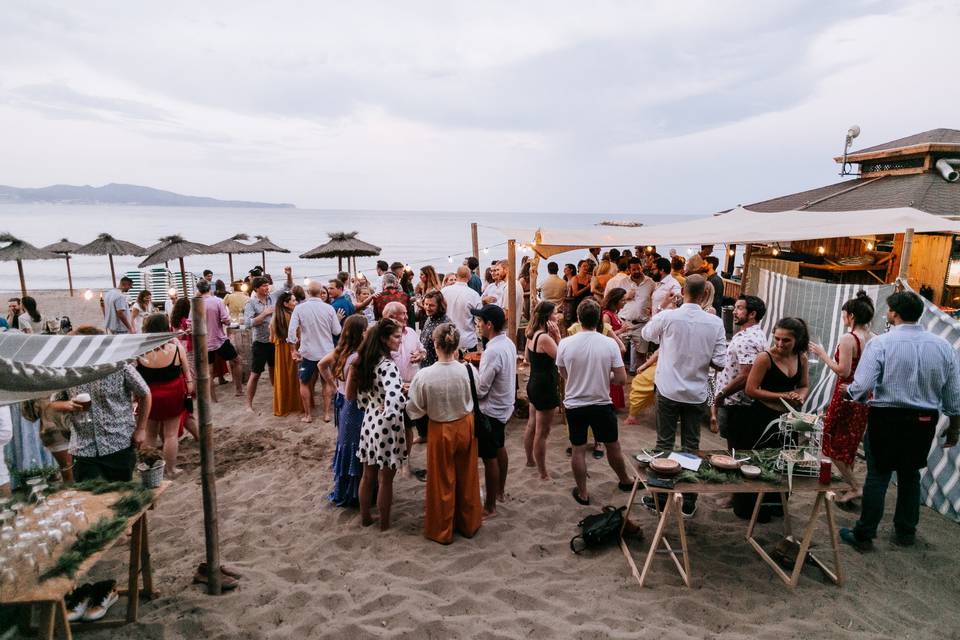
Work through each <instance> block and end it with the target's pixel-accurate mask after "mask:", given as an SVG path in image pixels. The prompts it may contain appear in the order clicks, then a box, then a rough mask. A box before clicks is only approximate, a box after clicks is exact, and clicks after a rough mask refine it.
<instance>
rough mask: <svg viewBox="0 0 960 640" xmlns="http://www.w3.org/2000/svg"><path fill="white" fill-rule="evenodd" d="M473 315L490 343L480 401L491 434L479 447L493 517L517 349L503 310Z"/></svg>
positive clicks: (502, 490) (502, 488)
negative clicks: (507, 327)
mask: <svg viewBox="0 0 960 640" xmlns="http://www.w3.org/2000/svg"><path fill="white" fill-rule="evenodd" d="M458 286H459V285H458ZM470 313H472V314H473V315H474V316H476V318H477V327H478V328H479V330H480V335H481V336H482V337H483V338H484V339H485V340H487V347H486V348H485V349H484V350H483V356H482V357H481V358H480V375H479V379H478V380H477V399H478V400H479V401H480V411H481V412H483V415H485V416H487V419H488V420H489V422H490V432H489V433H488V434H487V436H486V437H483V438H481V439H480V441H479V443H478V445H479V453H480V458H481V459H482V460H483V468H484V477H485V481H486V487H487V495H486V499H485V501H484V505H483V513H484V516H486V517H493V516H495V515H497V501H498V500H500V501H501V502H502V501H503V500H504V498H505V497H506V486H507V468H508V464H509V459H508V458H507V450H506V448H505V447H504V436H505V433H504V431H505V429H506V426H507V422H508V421H509V420H510V416H512V415H513V405H514V403H515V402H516V399H517V348H516V347H515V346H514V345H513V342H511V341H510V338H508V337H507V336H506V335H505V334H504V333H503V328H504V325H505V324H506V323H507V317H506V315H505V314H504V312H503V309H502V308H501V307H499V306H497V305H495V304H485V305H483V306H482V307H481V308H480V309H471V310H470ZM428 443H429V438H428Z"/></svg>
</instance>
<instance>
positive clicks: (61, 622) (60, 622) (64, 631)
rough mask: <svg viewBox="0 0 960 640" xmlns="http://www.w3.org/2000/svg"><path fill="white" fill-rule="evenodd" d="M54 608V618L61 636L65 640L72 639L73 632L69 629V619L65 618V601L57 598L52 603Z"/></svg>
mask: <svg viewBox="0 0 960 640" xmlns="http://www.w3.org/2000/svg"><path fill="white" fill-rule="evenodd" d="M54 609H55V610H54V614H53V616H54V620H55V622H56V627H57V628H58V629H59V630H60V633H61V635H62V637H63V638H65V639H66V640H73V632H72V631H71V630H70V621H69V620H67V603H66V602H64V601H63V600H58V601H57V602H56V603H54Z"/></svg>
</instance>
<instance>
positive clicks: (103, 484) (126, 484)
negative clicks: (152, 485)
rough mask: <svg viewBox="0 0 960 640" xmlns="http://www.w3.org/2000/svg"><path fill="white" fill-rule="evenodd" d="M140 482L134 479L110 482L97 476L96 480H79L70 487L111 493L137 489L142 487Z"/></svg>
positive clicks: (98, 493)
mask: <svg viewBox="0 0 960 640" xmlns="http://www.w3.org/2000/svg"><path fill="white" fill-rule="evenodd" d="M140 486H141V485H140V483H139V482H134V481H132V480H131V481H119V482H110V481H107V480H103V479H102V478H97V479H95V480H84V481H83V482H77V483H75V484H72V485H70V486H69V488H70V489H76V490H77V491H89V492H90V493H92V494H94V495H101V494H104V493H110V492H113V491H116V492H118V493H119V492H122V491H136V490H137V489H139V488H140Z"/></svg>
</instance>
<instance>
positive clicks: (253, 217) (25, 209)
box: [0, 204, 693, 292]
mask: <svg viewBox="0 0 960 640" xmlns="http://www.w3.org/2000/svg"><path fill="white" fill-rule="evenodd" d="M692 217H693V216H663V215H642V214H624V213H597V214H583V213H549V212H545V213H508V212H461V211H357V210H352V211H351V210H326V209H254V208H226V207H150V206H121V205H105V206H104V205H66V204H0V233H2V232H9V233H11V234H13V235H14V236H16V237H18V238H20V239H21V240H24V241H26V242H29V243H30V244H32V245H34V246H37V247H43V246H45V245H48V244H51V243H53V242H57V241H58V240H60V239H61V238H68V239H69V240H71V241H73V242H77V243H80V244H85V243H87V242H90V241H92V240H94V239H95V238H96V237H97V235H98V234H99V233H109V234H111V235H113V236H114V237H115V238H118V239H121V240H127V241H130V242H133V243H135V244H138V245H140V246H143V247H146V246H149V245H152V244H154V243H156V242H157V241H158V240H159V239H160V238H161V237H163V236H168V235H172V234H179V235H181V236H183V237H184V238H185V239H186V240H190V241H192V242H199V243H203V244H213V243H216V242H220V241H221V240H225V239H226V238H229V237H231V236H233V235H234V234H237V233H246V234H247V235H249V236H250V237H251V239H253V237H254V236H255V235H266V236H268V237H269V238H270V240H272V241H273V242H274V243H275V244H277V245H279V246H281V247H283V248H286V249H289V250H290V253H267V254H266V263H267V272H268V273H272V274H274V275H276V274H280V273H282V271H283V267H285V266H288V265H289V266H291V267H293V273H294V278H295V279H296V280H298V281H300V280H302V279H304V278H310V279H321V278H328V277H331V276H332V275H333V274H335V273H336V271H337V261H336V259H322V260H308V259H303V258H299V257H298V256H299V255H300V254H302V253H305V252H307V251H309V250H310V249H312V248H314V247H317V246H319V245H321V244H323V243H325V242H327V241H328V240H329V238H328V236H327V234H328V233H333V232H338V231H346V232H351V231H356V232H358V236H357V237H358V238H360V239H361V240H364V241H366V242H369V243H371V244H374V245H376V246H379V247H381V249H382V252H381V254H380V256H379V258H358V259H357V266H358V269H359V270H360V271H361V272H363V271H367V272H373V271H374V269H375V265H376V261H377V260H378V259H383V260H386V261H388V262H394V261H399V262H403V263H404V264H407V265H410V266H411V267H412V268H414V269H416V268H418V267H420V266H423V265H427V264H431V265H433V266H434V267H435V268H436V269H437V271H438V272H440V273H445V272H447V271H448V270H451V269H452V268H454V267H455V266H456V265H459V264H460V263H462V262H463V258H464V257H465V256H467V255H469V254H470V253H471V241H470V224H471V223H472V222H476V223H478V225H479V227H478V235H479V244H480V252H481V255H480V256H479V257H480V260H481V264H489V262H490V261H493V260H495V259H501V258H504V257H505V256H506V241H507V239H508V238H507V235H505V233H504V231H503V230H508V229H536V228H538V227H550V228H554V229H561V228H562V229H577V228H585V227H590V226H592V225H595V224H598V223H600V222H604V221H611V220H613V221H629V222H639V223H642V224H661V223H667V222H680V221H683V220H688V219H690V218H692ZM507 233H509V232H507ZM659 249H660V250H661V252H663V253H665V251H664V249H669V247H664V248H659ZM688 249H691V248H689V247H677V250H678V251H681V252H686V251H687V250H688ZM584 255H586V251H585V250H581V251H575V252H570V253H569V254H560V255H557V256H555V257H552V258H551V260H556V261H557V262H559V263H561V264H563V263H565V262H576V260H577V259H579V258H581V257H583V256H584ZM142 259H143V258H142V257H135V256H114V265H115V268H116V272H117V277H118V278H119V277H120V275H121V274H122V273H124V272H126V271H130V270H136V269H137V268H138V267H137V265H138V263H139V262H140V261H141V260H142ZM260 259H261V256H260V254H243V255H234V256H233V265H234V273H235V275H236V277H238V278H240V277H242V276H243V275H245V274H246V273H247V272H248V271H249V270H250V269H251V268H252V267H254V266H256V265H257V264H259V263H260ZM185 265H186V268H187V270H188V271H191V272H195V273H197V274H200V273H201V272H202V271H203V270H204V269H210V270H212V271H213V272H214V274H215V276H214V277H215V278H217V279H223V280H224V281H225V282H227V281H228V280H229V272H228V262H227V256H226V255H205V256H191V257H188V258H186V259H185ZM23 266H24V274H25V278H26V281H27V288H28V289H34V290H43V289H66V287H67V271H66V266H65V263H64V261H63V260H31V261H29V262H25V263H24V265H23ZM70 266H71V270H72V273H73V284H74V288H75V289H78V290H86V289H90V290H92V291H94V292H97V291H102V290H103V289H105V288H108V287H110V266H109V263H108V260H107V256H81V255H75V256H73V257H72V258H71V260H70ZM170 269H171V270H174V271H177V270H179V267H178V266H177V265H176V264H175V263H170ZM540 273H541V277H544V276H545V275H546V268H541V269H540ZM18 289H19V279H18V275H17V267H16V263H15V262H0V291H16V290H18Z"/></svg>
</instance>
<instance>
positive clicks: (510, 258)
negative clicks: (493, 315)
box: [506, 240, 519, 345]
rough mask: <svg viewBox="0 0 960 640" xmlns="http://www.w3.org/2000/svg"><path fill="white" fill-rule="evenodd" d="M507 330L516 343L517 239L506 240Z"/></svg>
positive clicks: (517, 311)
mask: <svg viewBox="0 0 960 640" xmlns="http://www.w3.org/2000/svg"><path fill="white" fill-rule="evenodd" d="M506 306H507V332H508V333H509V336H510V340H511V341H513V344H514V345H516V344H517V326H518V321H519V310H518V309H516V306H517V241H516V240H507V305H506Z"/></svg>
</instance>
